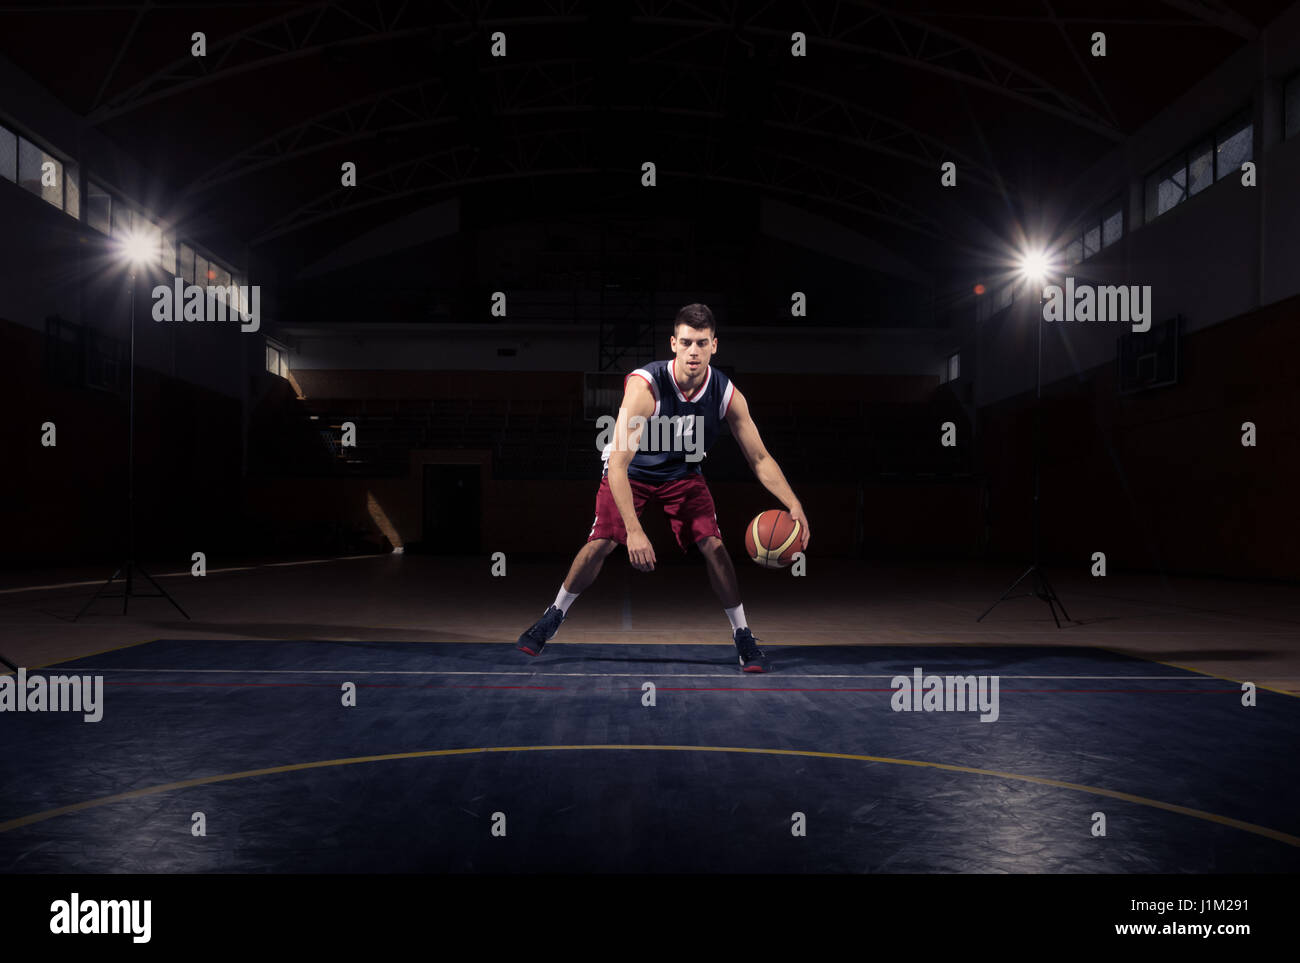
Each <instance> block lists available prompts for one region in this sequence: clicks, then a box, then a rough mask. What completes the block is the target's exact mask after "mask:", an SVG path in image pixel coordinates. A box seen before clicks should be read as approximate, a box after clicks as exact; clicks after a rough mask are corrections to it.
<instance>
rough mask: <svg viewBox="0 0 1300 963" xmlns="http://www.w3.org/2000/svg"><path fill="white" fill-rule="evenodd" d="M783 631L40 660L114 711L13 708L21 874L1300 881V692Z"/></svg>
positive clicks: (0, 864)
mask: <svg viewBox="0 0 1300 963" xmlns="http://www.w3.org/2000/svg"><path fill="white" fill-rule="evenodd" d="M765 649H766V650H767V652H768V655H769V656H770V657H771V659H772V662H773V666H774V668H775V669H776V671H774V672H773V673H771V674H767V675H742V674H741V673H739V672H738V671H737V666H736V661H735V651H734V648H733V647H732V646H730V645H726V644H724V645H657V644H646V645H635V646H630V645H612V644H611V645H596V644H575V643H552V644H551V645H550V646H548V648H547V650H546V652H545V653H544V654H543V655H542V656H541V657H539V658H537V659H530V658H529V657H527V656H525V655H523V654H521V653H519V652H517V651H515V649H514V648H513V646H510V645H485V644H460V643H409V642H404V643H374V642H320V641H312V642H283V641H277V642H270V641H268V642H255V641H254V642H248V641H229V640H222V641H212V642H194V641H185V642H181V641H167V640H159V641H154V642H150V643H147V644H143V645H138V646H134V647H131V648H126V649H121V650H117V651H114V652H110V653H107V654H102V655H96V656H92V657H89V658H85V659H80V660H76V661H73V662H68V663H63V664H61V665H59V666H53V667H48V668H46V669H42V670H32V672H33V673H36V672H38V671H39V672H40V673H41V674H46V675H52V674H68V673H74V672H75V673H77V674H85V675H102V676H103V679H104V715H103V719H102V721H100V722H98V723H87V722H84V721H82V717H81V715H79V714H73V713H52V712H31V713H26V712H25V713H13V714H12V715H10V716H9V718H7V719H5V720H4V722H5V726H6V734H7V736H8V740H9V741H8V746H7V748H6V752H5V753H4V754H3V757H2V761H0V782H2V783H3V785H4V787H5V790H4V793H3V797H2V798H0V872H5V873H50V872H75V873H102V872H131V873H154V872H163V873H175V872H186V873H191V872H194V873H214V872H354V871H355V872H454V873H459V872H637V873H641V872H689V873H696V872H778V873H826V872H830V873H862V872H886V873H930V872H943V873H950V872H955V873H987V872H1012V873H1022V872H1048V873H1184V872H1185V873H1205V872H1295V871H1297V870H1300V778H1298V777H1300V761H1298V759H1300V756H1298V754H1297V753H1296V751H1295V750H1296V746H1297V744H1298V743H1300V738H1298V736H1300V700H1296V699H1294V698H1290V697H1287V696H1284V695H1281V694H1278V693H1273V692H1270V691H1265V690H1261V691H1260V692H1259V693H1258V705H1256V706H1254V707H1251V708H1247V707H1243V706H1242V696H1241V687H1240V685H1239V684H1238V683H1235V682H1230V681H1227V680H1222V679H1216V678H1212V677H1207V676H1204V675H1198V674H1196V673H1192V672H1189V671H1184V670H1180V669H1177V668H1174V667H1171V666H1167V665H1162V664H1158V663H1152V662H1146V661H1142V660H1139V659H1133V658H1129V657H1126V656H1122V655H1119V654H1115V653H1110V652H1107V651H1105V650H1098V649H1095V648H1065V647H1055V646H1053V647H1047V646H1042V647H1027V646H1002V647H985V646H961V645H954V646H892V647H891V646H782V645H780V644H779V643H776V644H773V643H768V644H767V645H766V646H765ZM918 668H919V669H921V670H922V672H923V673H924V675H926V676H929V675H940V676H945V675H954V676H969V675H975V676H985V677H993V676H996V677H997V681H998V714H997V719H996V721H992V722H981V721H980V712H979V711H978V709H976V710H973V711H972V710H969V709H968V710H967V711H937V712H925V711H909V712H901V711H894V710H893V708H892V707H891V703H892V701H893V699H894V691H893V690H892V689H891V679H892V678H893V677H895V676H898V675H904V676H908V677H909V678H910V677H912V676H913V673H914V670H915V669H918ZM346 683H352V684H354V685H355V686H356V695H355V702H356V705H355V706H351V707H349V706H345V705H344V704H343V702H344V688H345V684H346ZM646 683H653V686H654V693H653V696H654V702H655V704H654V705H653V706H649V705H645V704H643V703H644V701H647V700H648V698H649V695H648V693H647V690H646V688H645V684H646ZM988 691H991V690H988ZM196 813H202V814H203V817H202V818H203V820H204V822H205V828H206V835H205V836H196V835H194V834H193V832H192V828H191V827H192V826H193V825H194V824H195V823H194V819H195V814H196ZM1098 813H1100V814H1104V821H1105V835H1104V836H1103V835H1096V834H1094V826H1097V825H1099V823H1100V817H1098V816H1095V815H1094V814H1098ZM796 814H802V815H801V816H799V815H796ZM800 828H801V829H802V832H799V831H798V830H799V829H800Z"/></svg>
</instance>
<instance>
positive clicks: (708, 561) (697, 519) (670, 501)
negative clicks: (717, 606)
mask: <svg viewBox="0 0 1300 963" xmlns="http://www.w3.org/2000/svg"><path fill="white" fill-rule="evenodd" d="M659 498H660V501H662V502H663V505H664V512H665V513H667V515H668V518H669V522H670V524H671V525H672V529H673V534H674V535H676V536H677V543H678V544H679V545H680V546H681V547H682V551H686V549H687V547H688V546H689V545H690V544H692V543H694V544H695V545H696V546H698V547H699V549H700V553H701V554H702V555H703V556H704V562H705V566H706V567H707V568H708V571H709V581H710V582H711V583H712V584H713V591H714V593H715V594H716V595H717V596H718V600H719V601H720V602H722V608H723V611H724V612H726V614H727V620H728V621H729V622H731V639H732V641H733V642H734V643H735V644H736V649H737V651H738V652H739V653H740V667H741V668H742V669H744V670H745V671H746V672H763V671H766V670H767V669H768V668H769V665H768V663H767V659H766V658H765V657H764V655H763V653H762V652H761V651H760V650H759V648H758V645H757V644H756V642H755V639H754V635H753V633H752V632H750V630H749V626H748V625H747V624H746V622H745V607H744V606H743V605H741V604H740V583H739V581H738V580H737V578H736V567H735V566H734V565H733V564H732V563H731V556H730V555H729V554H728V553H727V549H726V547H725V546H724V545H723V544H722V531H721V530H720V529H719V528H718V513H717V509H716V508H715V507H714V504H713V495H712V494H710V492H709V486H708V485H707V484H706V483H705V481H704V476H703V475H691V476H688V477H687V478H683V479H679V480H677V481H675V482H672V483H671V484H670V485H666V486H665V487H664V490H661V492H660V495H659Z"/></svg>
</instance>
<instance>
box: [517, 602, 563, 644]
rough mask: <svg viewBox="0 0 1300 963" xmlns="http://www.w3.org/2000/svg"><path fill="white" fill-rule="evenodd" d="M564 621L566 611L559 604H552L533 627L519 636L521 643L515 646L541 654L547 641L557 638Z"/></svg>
mask: <svg viewBox="0 0 1300 963" xmlns="http://www.w3.org/2000/svg"><path fill="white" fill-rule="evenodd" d="M563 621H564V613H563V612H561V611H560V610H559V608H558V607H557V606H554V605H552V606H551V607H550V608H549V609H547V610H546V614H545V615H543V616H542V617H541V618H540V619H538V620H537V621H536V622H534V623H533V625H532V628H530V629H529V630H528V631H527V632H525V633H524V634H523V635H521V636H519V644H518V645H516V646H515V648H516V649H518V650H519V651H520V652H527V653H528V654H529V655H541V654H542V649H544V648H546V643H547V642H549V641H551V639H553V638H555V633H556V632H557V631H559V628H560V623H561V622H563Z"/></svg>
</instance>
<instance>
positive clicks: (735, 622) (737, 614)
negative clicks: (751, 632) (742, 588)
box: [722, 605, 749, 635]
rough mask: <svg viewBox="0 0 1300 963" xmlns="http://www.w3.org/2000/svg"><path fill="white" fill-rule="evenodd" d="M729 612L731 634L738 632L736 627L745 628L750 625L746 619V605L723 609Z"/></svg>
mask: <svg viewBox="0 0 1300 963" xmlns="http://www.w3.org/2000/svg"><path fill="white" fill-rule="evenodd" d="M722 611H724V612H726V613H727V618H729V619H731V634H732V635H735V634H736V629H743V628H745V627H746V626H748V625H749V623H748V622H746V621H745V607H744V606H743V605H737V606H736V607H735V608H734V609H723V610H722Z"/></svg>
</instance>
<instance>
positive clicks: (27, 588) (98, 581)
mask: <svg viewBox="0 0 1300 963" xmlns="http://www.w3.org/2000/svg"><path fill="white" fill-rule="evenodd" d="M380 557H381V556H379V555H340V556H339V557H338V558H314V559H311V560H309V561H305V562H267V563H266V564H265V565H241V566H234V567H231V568H210V569H208V574H209V575H217V574H219V573H221V572H251V571H253V570H254V569H258V568H281V567H284V566H288V565H320V564H321V563H323V562H347V561H350V560H351V559H356V558H380ZM190 574H192V572H191V571H190V570H189V569H185V570H184V571H183V572H163V573H161V574H159V575H155V576H154V578H179V577H180V576H182V575H190ZM107 581H108V579H103V578H92V579H86V580H85V581H84V582H55V583H53V584H51V585H24V586H22V587H21V588H7V589H0V595H12V594H13V593H15V592H40V591H43V590H45V589H56V588H77V587H79V586H82V585H103V584H104V583H106V582H107ZM116 581H126V580H125V579H120V578H119V579H117V580H116Z"/></svg>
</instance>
